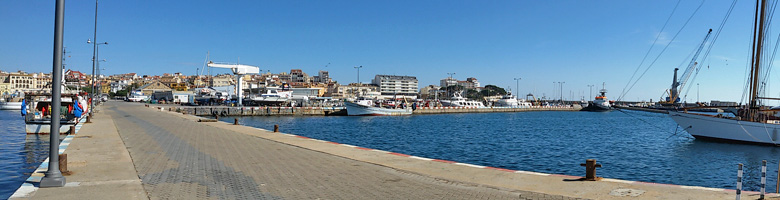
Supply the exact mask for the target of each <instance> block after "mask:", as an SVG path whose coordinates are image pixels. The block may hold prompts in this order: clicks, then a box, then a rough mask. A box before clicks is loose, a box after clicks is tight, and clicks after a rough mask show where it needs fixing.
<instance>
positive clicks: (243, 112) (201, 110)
mask: <svg viewBox="0 0 780 200" xmlns="http://www.w3.org/2000/svg"><path fill="white" fill-rule="evenodd" d="M160 108H162V109H168V110H170V111H176V112H181V113H185V114H193V115H197V116H214V115H219V116H296V115H298V116H306V115H308V116H344V115H347V109H346V108H344V107H228V106H176V107H160ZM580 109H582V107H580V106H531V107H481V108H479V107H419V108H417V109H415V110H414V112H413V114H446V113H493V112H529V111H579V110H580Z"/></svg>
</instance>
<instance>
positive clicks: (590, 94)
mask: <svg viewBox="0 0 780 200" xmlns="http://www.w3.org/2000/svg"><path fill="white" fill-rule="evenodd" d="M588 87H589V88H590V92H589V93H588V94H589V95H588V99H593V85H588Z"/></svg>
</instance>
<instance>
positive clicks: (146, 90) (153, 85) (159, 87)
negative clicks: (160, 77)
mask: <svg viewBox="0 0 780 200" xmlns="http://www.w3.org/2000/svg"><path fill="white" fill-rule="evenodd" d="M135 91H139V92H141V93H143V95H144V96H152V94H154V93H155V92H165V91H172V89H171V88H170V87H168V86H166V85H165V84H163V83H160V81H155V80H152V81H150V82H149V83H147V84H146V85H143V86H141V87H139V88H137V89H135Z"/></svg>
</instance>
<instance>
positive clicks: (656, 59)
mask: <svg viewBox="0 0 780 200" xmlns="http://www.w3.org/2000/svg"><path fill="white" fill-rule="evenodd" d="M704 2H705V1H704V0H702V1H701V3H700V4H699V6H698V7H696V10H695V11H693V13H692V14H691V16H690V17H688V20H686V21H685V23H684V24H683V26H682V27H680V30H679V31H677V33H676V34H674V37H672V39H671V40H669V43H667V44H666V46H665V47H664V49H662V50H661V52H660V53H658V56H656V57H655V59H654V60H653V62H651V63H650V65H648V66H647V68H646V69H645V71H644V72H642V74H641V75H639V77H638V78H637V79H636V81H634V83H633V84H631V87H629V88H628V89H625V88H624V90H623V91H624V92H623V94H621V95H620V97H619V98H618V99H617V101H620V100H621V99H623V97H625V96H626V94H628V92H629V91H631V89H632V88H634V86H635V85H636V84H637V83H638V82H639V79H642V77H643V76H645V74H646V73H647V71H648V70H650V68H651V67H653V64H655V62H656V61H658V58H660V57H661V55H663V54H664V52H665V51H666V49H667V48H669V45H670V44H672V42H674V39H676V38H677V36H679V35H680V33H681V32H682V30H683V29H685V26H687V25H688V23H689V22H691V19H693V16H696V13H697V12H699V9H701V6H702V5H704ZM629 83H630V82H629Z"/></svg>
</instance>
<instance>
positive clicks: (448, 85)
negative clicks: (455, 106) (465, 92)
mask: <svg viewBox="0 0 780 200" xmlns="http://www.w3.org/2000/svg"><path fill="white" fill-rule="evenodd" d="M447 75H450V79H447V82H446V83H447V86H445V88H444V89H445V90H447V97H448V98H449V97H450V90H449V87H450V81H452V75H455V72H447Z"/></svg>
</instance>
